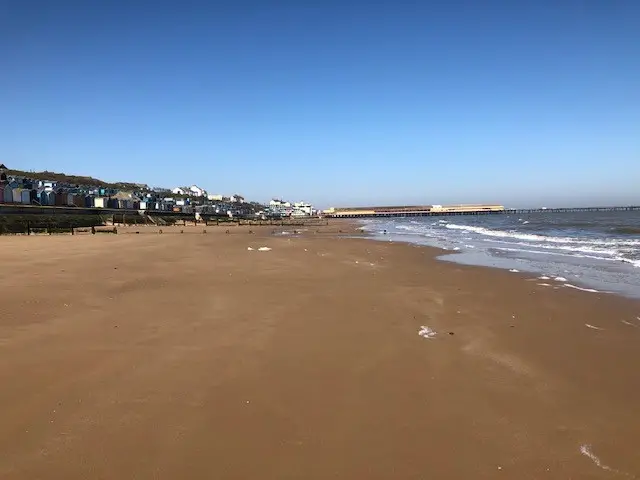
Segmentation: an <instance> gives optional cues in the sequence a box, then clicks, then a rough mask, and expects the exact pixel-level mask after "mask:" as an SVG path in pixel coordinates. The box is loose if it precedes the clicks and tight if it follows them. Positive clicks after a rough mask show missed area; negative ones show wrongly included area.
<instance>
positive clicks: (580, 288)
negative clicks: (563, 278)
mask: <svg viewBox="0 0 640 480" xmlns="http://www.w3.org/2000/svg"><path fill="white" fill-rule="evenodd" d="M564 286H565V287H569V288H574V289H576V290H581V291H583V292H589V293H600V290H595V289H593V288H583V287H577V286H575V285H571V284H570V283H565V284H564Z"/></svg>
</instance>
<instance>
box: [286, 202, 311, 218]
mask: <svg viewBox="0 0 640 480" xmlns="http://www.w3.org/2000/svg"><path fill="white" fill-rule="evenodd" d="M291 215H293V216H294V217H310V216H311V215H313V206H312V205H311V204H310V203H305V202H296V203H294V204H293V211H292V212H291Z"/></svg>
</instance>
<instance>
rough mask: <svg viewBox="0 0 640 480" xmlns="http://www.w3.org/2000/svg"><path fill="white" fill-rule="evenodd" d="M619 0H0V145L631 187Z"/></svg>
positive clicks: (626, 56)
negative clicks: (420, 0)
mask: <svg viewBox="0 0 640 480" xmlns="http://www.w3.org/2000/svg"><path fill="white" fill-rule="evenodd" d="M639 25H640V2H638V1H637V0H583V1H577V0H549V1H546V0H542V1H533V0H522V1H513V0H502V1H491V0H485V1H482V0H468V1H455V0H452V1H445V0H442V1H438V2H427V1H424V2H418V1H412V2H408V1H402V0H401V1H373V2H365V1H360V2H357V1H349V0H346V1H336V0H326V1H318V0H308V1H306V2H305V1H297V0H289V1H268V0H262V1H257V0H255V1H248V0H238V1H209V2H205V1H190V0H186V1H180V2H178V1H163V0H159V1H136V0H131V1H122V0H113V1H103V2H98V1H93V0H75V1H70V0H59V1H50V0H39V1H35V0H4V1H3V2H1V3H0V52H1V53H0V161H2V162H4V163H6V164H7V165H8V166H10V167H13V168H21V169H33V170H42V169H49V170H55V171H64V172H66V173H75V174H87V175H92V176H95V177H98V178H102V179H105V180H128V181H139V182H145V183H149V184H151V185H157V186H175V185H181V184H191V183H197V184H198V185H200V186H202V187H204V188H206V189H208V190H210V191H211V192H216V193H233V192H238V193H243V194H244V195H245V196H247V197H248V198H251V199H256V200H268V199H269V198H270V197H271V196H282V197H285V198H288V199H290V200H303V199H304V200H307V201H311V202H314V203H315V204H317V205H319V206H329V205H345V204H351V205H352V204H372V203H378V204H384V203H415V202H419V203H448V202H500V203H504V204H506V205H510V206H524V205H539V204H544V205H548V206H550V205H554V204H566V205H574V204H611V203H635V204H638V203H640V28H639V27H638V26H639Z"/></svg>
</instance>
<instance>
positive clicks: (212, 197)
mask: <svg viewBox="0 0 640 480" xmlns="http://www.w3.org/2000/svg"><path fill="white" fill-rule="evenodd" d="M207 198H208V199H209V200H211V201H212V202H221V201H222V199H223V198H224V197H223V196H222V195H219V194H216V195H207Z"/></svg>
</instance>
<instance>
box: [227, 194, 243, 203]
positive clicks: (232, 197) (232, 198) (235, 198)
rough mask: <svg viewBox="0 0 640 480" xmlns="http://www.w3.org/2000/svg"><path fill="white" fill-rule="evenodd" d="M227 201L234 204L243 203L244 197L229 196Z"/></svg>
mask: <svg viewBox="0 0 640 480" xmlns="http://www.w3.org/2000/svg"><path fill="white" fill-rule="evenodd" d="M229 200H231V201H232V202H235V203H244V197H243V196H242V195H238V194H237V193H236V194H235V195H231V198H230V199H229Z"/></svg>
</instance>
